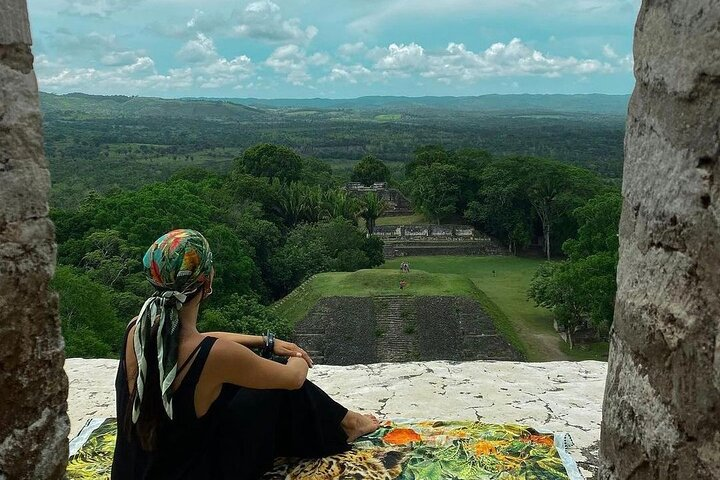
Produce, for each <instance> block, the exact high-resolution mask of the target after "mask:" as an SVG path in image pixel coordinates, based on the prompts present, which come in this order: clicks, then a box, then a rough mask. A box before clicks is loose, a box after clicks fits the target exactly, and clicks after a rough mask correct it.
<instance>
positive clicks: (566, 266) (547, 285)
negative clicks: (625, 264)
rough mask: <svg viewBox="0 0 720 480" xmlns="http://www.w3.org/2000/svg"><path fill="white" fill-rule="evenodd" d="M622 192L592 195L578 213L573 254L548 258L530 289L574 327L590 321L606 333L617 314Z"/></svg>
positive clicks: (566, 247) (570, 245)
mask: <svg viewBox="0 0 720 480" xmlns="http://www.w3.org/2000/svg"><path fill="white" fill-rule="evenodd" d="M621 207H622V197H621V196H620V194H619V193H618V192H609V193H605V194H601V195H598V196H596V197H594V198H592V199H590V200H589V201H588V202H587V203H586V204H585V205H584V206H582V207H580V208H577V209H576V210H575V211H574V212H573V216H574V217H575V218H576V220H577V221H578V223H579V224H580V228H579V229H578V232H577V238H574V239H568V240H567V241H566V242H565V243H564V244H563V251H564V252H565V253H566V254H567V255H568V259H567V260H565V261H563V262H559V263H547V264H545V265H543V266H542V267H541V268H540V269H538V271H537V272H536V274H535V276H534V277H533V280H532V282H531V287H530V291H529V295H530V297H531V298H533V299H534V300H535V302H536V303H537V304H538V305H540V306H543V307H546V308H549V309H552V310H553V312H554V313H555V317H556V319H557V321H558V323H559V324H561V325H563V326H564V327H566V329H567V330H568V332H570V334H572V332H573V331H574V330H575V329H576V328H577V327H579V326H583V325H586V324H590V325H592V326H594V328H595V329H596V330H597V331H598V333H599V334H600V335H601V336H604V335H606V334H607V332H608V331H609V329H610V325H611V323H612V318H613V307H614V299H615V292H616V290H617V285H616V280H615V277H616V274H617V262H618V222H619V221H620V210H621Z"/></svg>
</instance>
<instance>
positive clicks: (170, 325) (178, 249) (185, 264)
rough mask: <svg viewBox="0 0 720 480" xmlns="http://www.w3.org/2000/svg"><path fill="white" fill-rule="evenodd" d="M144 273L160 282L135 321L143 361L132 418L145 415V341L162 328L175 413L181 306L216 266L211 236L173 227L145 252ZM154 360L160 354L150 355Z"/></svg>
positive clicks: (162, 354) (167, 390) (164, 367)
mask: <svg viewBox="0 0 720 480" xmlns="http://www.w3.org/2000/svg"><path fill="white" fill-rule="evenodd" d="M143 265H144V266H145V274H146V275H147V278H148V280H149V281H150V283H152V284H153V286H154V287H155V288H156V291H155V293H154V294H153V296H152V297H150V298H148V299H147V300H146V301H145V304H144V305H143V307H142V310H140V315H139V317H138V320H137V324H136V327H135V336H134V338H133V342H134V345H135V356H136V358H137V364H138V375H137V382H136V392H137V394H136V395H135V400H134V402H133V411H132V421H133V422H134V423H135V422H137V420H138V417H139V416H140V405H141V404H142V399H143V394H144V390H145V381H146V378H147V361H148V359H146V358H145V345H147V343H148V342H149V341H150V338H151V335H152V330H153V327H154V326H155V325H157V326H158V328H157V337H156V342H157V354H158V358H157V362H158V368H159V371H160V391H161V392H162V399H163V406H164V407H165V412H166V413H167V415H168V417H170V419H172V418H173V408H172V384H173V381H174V380H175V375H176V374H177V359H178V343H179V333H180V318H179V317H178V312H179V311H180V309H182V306H183V304H184V303H185V301H186V300H187V297H188V295H191V294H193V293H195V292H197V291H198V289H199V288H202V285H203V283H204V282H205V281H206V280H208V279H209V278H210V274H211V271H212V253H211V252H210V246H209V245H208V242H207V240H205V237H203V236H202V235H201V234H200V233H199V232H196V231H195V230H187V229H181V230H173V231H172V232H169V233H166V234H165V235H163V236H162V237H160V238H158V239H157V240H155V242H153V244H152V245H151V246H150V248H148V250H147V252H146V253H145V256H144V257H143ZM150 361H155V359H150Z"/></svg>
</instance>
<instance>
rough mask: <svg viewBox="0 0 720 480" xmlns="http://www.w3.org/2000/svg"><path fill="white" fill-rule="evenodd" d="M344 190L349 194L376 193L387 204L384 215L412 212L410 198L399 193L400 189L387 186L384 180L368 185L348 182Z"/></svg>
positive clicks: (409, 213) (408, 213)
mask: <svg viewBox="0 0 720 480" xmlns="http://www.w3.org/2000/svg"><path fill="white" fill-rule="evenodd" d="M345 190H347V192H348V193H349V194H351V195H356V196H362V195H365V194H366V193H369V192H374V193H376V194H378V196H380V198H382V199H383V200H385V201H386V202H387V204H388V209H387V211H386V212H385V216H388V217H390V216H398V215H412V213H413V211H412V207H411V206H410V200H408V199H407V198H406V197H405V195H403V194H402V193H400V190H398V189H396V188H389V187H388V185H387V183H385V182H376V183H374V184H372V185H370V186H369V187H366V186H365V185H363V184H362V183H360V182H350V183H348V184H346V185H345Z"/></svg>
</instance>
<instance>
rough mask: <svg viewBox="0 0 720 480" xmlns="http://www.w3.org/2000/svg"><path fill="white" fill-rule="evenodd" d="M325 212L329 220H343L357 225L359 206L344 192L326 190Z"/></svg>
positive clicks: (355, 200) (356, 201)
mask: <svg viewBox="0 0 720 480" xmlns="http://www.w3.org/2000/svg"><path fill="white" fill-rule="evenodd" d="M325 210H326V211H327V214H328V216H329V217H330V218H344V219H346V220H350V221H351V222H353V223H355V224H357V218H358V215H359V213H360V204H359V202H358V200H357V198H355V197H354V196H352V195H348V193H347V191H345V190H341V189H338V190H328V191H327V192H325Z"/></svg>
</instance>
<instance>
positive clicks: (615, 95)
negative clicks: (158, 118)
mask: <svg viewBox="0 0 720 480" xmlns="http://www.w3.org/2000/svg"><path fill="white" fill-rule="evenodd" d="M39 92H40V93H45V94H48V95H55V96H66V95H78V94H79V95H87V96H89V97H128V98H158V99H161V100H336V101H340V100H360V99H363V98H403V99H422V98H482V97H521V96H531V97H590V96H598V97H629V96H630V95H632V93H484V94H481V95H417V96H415V95H361V96H358V97H230V96H226V97H203V96H178V97H163V96H154V95H127V94H113V93H106V94H102V93H86V92H66V93H57V92H46V91H43V90H39Z"/></svg>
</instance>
